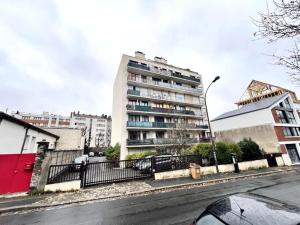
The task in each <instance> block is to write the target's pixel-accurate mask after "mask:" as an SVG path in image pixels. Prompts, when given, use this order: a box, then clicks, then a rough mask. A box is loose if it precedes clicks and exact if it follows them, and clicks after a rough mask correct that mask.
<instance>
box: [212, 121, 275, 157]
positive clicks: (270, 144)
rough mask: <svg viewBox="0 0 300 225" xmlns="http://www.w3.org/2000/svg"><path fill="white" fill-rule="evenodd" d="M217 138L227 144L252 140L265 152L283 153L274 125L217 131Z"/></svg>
mask: <svg viewBox="0 0 300 225" xmlns="http://www.w3.org/2000/svg"><path fill="white" fill-rule="evenodd" d="M214 129H215V128H214ZM215 136H216V140H217V141H224V142H227V143H237V142H239V141H241V140H243V139H244V138H251V139H252V140H253V141H255V142H256V143H257V144H258V145H259V146H260V147H261V148H262V149H263V150H264V152H266V153H281V149H280V146H279V143H278V140H277V136H276V133H275V130H274V127H273V125H272V124H265V125H260V126H251V127H245V128H240V129H232V130H223V131H216V132H215Z"/></svg>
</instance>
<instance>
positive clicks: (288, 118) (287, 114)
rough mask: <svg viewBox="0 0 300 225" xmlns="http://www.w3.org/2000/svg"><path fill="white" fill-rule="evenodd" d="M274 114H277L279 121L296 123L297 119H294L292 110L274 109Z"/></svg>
mask: <svg viewBox="0 0 300 225" xmlns="http://www.w3.org/2000/svg"><path fill="white" fill-rule="evenodd" d="M276 114H277V116H278V119H279V122H280V123H290V124H296V123H297V121H296V119H295V115H294V113H293V112H292V111H286V110H279V109H277V110H276Z"/></svg>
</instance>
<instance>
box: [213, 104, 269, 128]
mask: <svg viewBox="0 0 300 225" xmlns="http://www.w3.org/2000/svg"><path fill="white" fill-rule="evenodd" d="M262 124H273V116H272V112H271V110H270V109H263V110H259V111H255V112H251V113H246V114H241V115H238V116H234V117H229V118H225V119H221V120H216V121H212V122H211V128H212V131H213V132H217V131H224V130H232V129H239V128H244V127H252V126H258V125H262Z"/></svg>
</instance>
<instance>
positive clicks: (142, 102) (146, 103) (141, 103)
mask: <svg viewBox="0 0 300 225" xmlns="http://www.w3.org/2000/svg"><path fill="white" fill-rule="evenodd" d="M140 105H142V106H148V102H146V101H141V102H140Z"/></svg>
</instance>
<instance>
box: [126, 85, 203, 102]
mask: <svg viewBox="0 0 300 225" xmlns="http://www.w3.org/2000/svg"><path fill="white" fill-rule="evenodd" d="M127 94H128V95H135V96H141V97H144V98H152V99H157V100H165V101H171V102H178V103H185V104H192V105H204V102H202V101H200V102H196V101H193V102H186V101H184V99H176V98H171V97H170V96H167V95H158V94H148V93H145V92H142V93H141V92H140V91H136V90H131V89H128V90H127Z"/></svg>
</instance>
